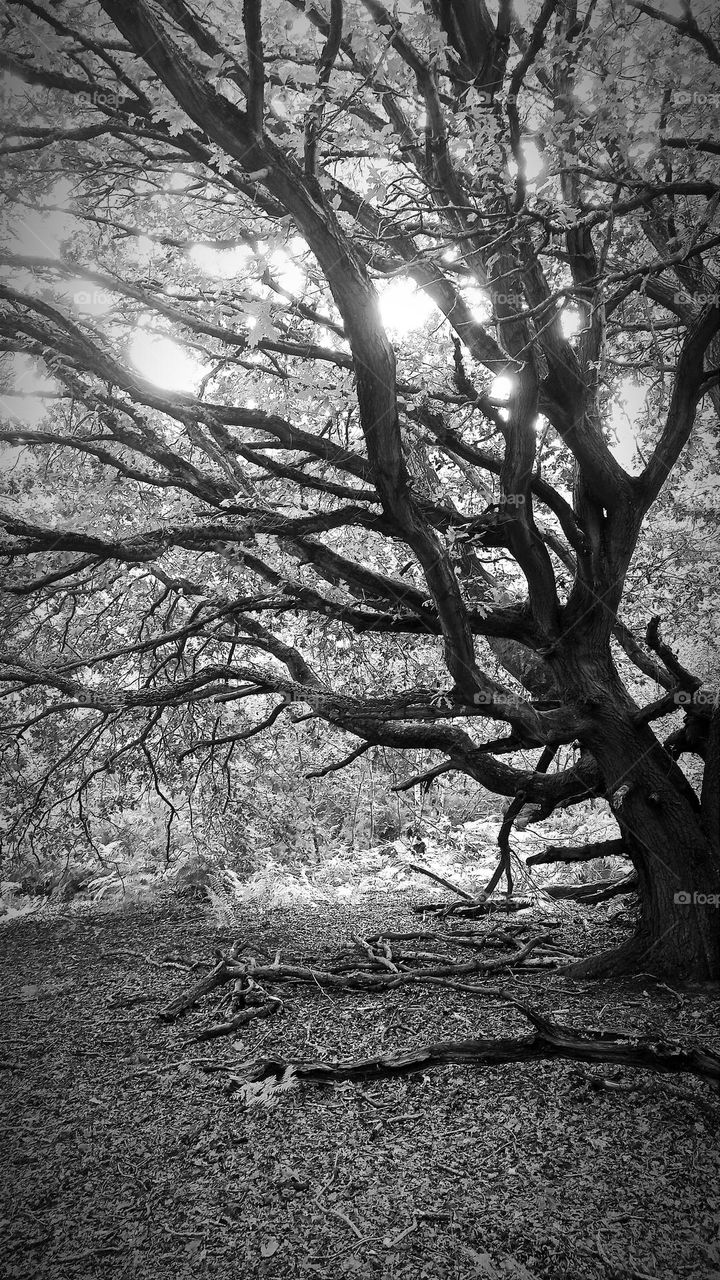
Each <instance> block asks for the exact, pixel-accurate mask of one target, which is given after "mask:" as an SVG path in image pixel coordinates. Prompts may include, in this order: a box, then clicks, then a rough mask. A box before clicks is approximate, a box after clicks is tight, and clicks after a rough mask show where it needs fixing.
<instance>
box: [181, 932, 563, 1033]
mask: <svg viewBox="0 0 720 1280" xmlns="http://www.w3.org/2000/svg"><path fill="white" fill-rule="evenodd" d="M420 936H422V937H423V938H427V939H428V941H433V940H437V941H438V942H439V943H440V945H452V943H453V941H454V938H453V935H452V934H446V935H433V934H426V933H424V932H423V933H422V935H420ZM458 941H460V939H458ZM504 941H505V942H508V941H509V943H510V945H511V946H513V947H514V948H515V949H514V950H513V951H511V952H510V954H507V955H503V956H497V957H492V958H488V957H487V956H484V957H481V956H478V955H474V956H473V958H472V959H470V960H465V959H463V960H462V961H457V960H455V959H453V958H450V957H447V956H444V955H443V954H442V953H441V952H438V951H422V952H420V951H407V950H403V949H398V950H396V951H393V949H392V945H391V940H390V939H389V938H387V937H383V935H378V936H376V937H374V938H360V937H357V936H356V937H354V938H353V945H352V946H350V945H348V946H346V947H344V948H342V949H341V950H340V952H339V953H337V954H336V955H335V956H331V957H329V958H328V960H327V961H325V963H324V965H323V966H320V965H315V964H310V965H303V964H281V963H280V956H279V954H278V955H277V956H276V958H275V961H274V962H273V963H272V964H266V965H258V964H257V961H256V960H255V959H254V957H250V958H247V959H245V958H243V959H241V958H240V957H239V955H238V951H239V944H237V943H236V944H235V946H234V947H233V948H232V950H231V951H230V952H229V953H228V954H227V955H220V956H219V959H218V963H217V964H216V965H215V967H214V969H213V970H212V971H211V972H210V973H208V974H205V975H204V976H203V977H202V978H200V979H199V980H198V981H197V982H196V983H195V984H194V986H192V987H190V988H189V990H187V991H183V992H181V994H180V995H179V996H176V997H175V999H174V1000H171V1001H170V1003H169V1004H167V1005H166V1006H165V1008H164V1009H162V1010H161V1012H160V1015H159V1016H160V1017H161V1018H162V1019H163V1020H164V1021H166V1022H172V1021H174V1020H175V1019H176V1018H178V1017H180V1015H181V1014H184V1013H186V1012H187V1010H189V1009H192V1008H193V1007H194V1006H196V1005H197V1004H199V1003H200V1001H201V1000H203V999H204V997H206V996H208V995H209V994H210V993H211V992H212V991H215V990H217V989H218V988H219V987H223V986H225V985H226V984H227V983H230V982H234V983H235V988H234V991H235V995H234V997H233V999H234V1001H235V1002H236V1003H235V1007H231V1008H230V1010H229V1012H228V1014H227V1016H226V1017H225V1019H224V1020H223V1022H222V1023H219V1024H217V1025H216V1026H213V1027H211V1028H210V1029H209V1031H208V1034H209V1035H212V1036H216V1035H226V1034H230V1032H231V1031H234V1030H235V1029H236V1027H237V1026H239V1025H240V1024H241V1023H242V1022H243V1021H247V1019H246V1018H245V1017H244V1016H241V1014H240V1013H239V1012H238V1008H237V1006H238V1005H240V1006H242V1008H243V1009H244V1007H245V1005H246V1004H247V1005H250V1004H252V1005H253V1006H258V1005H260V1006H262V1005H264V1003H265V1002H266V1001H267V1000H268V997H267V993H266V992H264V991H262V994H261V995H260V994H258V984H264V985H265V986H267V985H273V986H274V985H278V984H279V985H287V984H301V985H303V984H304V985H308V986H313V987H319V988H320V989H332V990H336V991H337V990H339V991H363V992H366V993H372V992H380V991H392V990H395V989H396V988H397V987H401V986H410V985H420V986H421V985H423V984H425V985H447V986H448V987H453V986H455V984H457V982H458V980H463V979H466V978H467V977H469V976H470V975H472V974H481V973H484V974H488V973H497V972H500V971H502V970H509V969H517V968H522V967H523V963H524V962H525V961H526V960H527V958H528V957H529V956H530V955H531V954H532V953H533V952H535V951H538V950H539V949H540V948H542V947H544V946H547V945H552V942H553V935H552V934H551V933H548V932H546V933H542V934H536V935H535V936H533V937H530V938H528V939H527V940H526V941H524V942H522V943H519V942H518V941H516V940H515V939H513V938H510V939H505V940H504ZM467 942H468V939H467V936H464V937H463V938H462V943H463V944H464V945H466V946H467ZM545 962H546V963H551V964H553V965H554V964H555V963H556V961H555V959H554V958H549V959H548V958H547V957H546V961H545ZM249 988H250V990H249ZM493 994H494V993H493ZM269 999H270V1000H274V999H275V997H270V998H269ZM272 1012H274V1009H273V1010H272ZM253 1016H255V1017H258V1016H261V1015H259V1014H254V1015H253ZM262 1016H269V1014H264V1015H262ZM203 1038H207V1036H203Z"/></svg>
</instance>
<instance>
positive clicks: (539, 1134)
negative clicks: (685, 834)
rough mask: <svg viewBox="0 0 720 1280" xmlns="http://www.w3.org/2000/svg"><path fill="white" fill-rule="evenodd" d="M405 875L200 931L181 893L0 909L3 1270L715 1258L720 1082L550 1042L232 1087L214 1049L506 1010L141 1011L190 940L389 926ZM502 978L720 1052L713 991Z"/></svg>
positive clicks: (300, 951) (444, 999)
mask: <svg viewBox="0 0 720 1280" xmlns="http://www.w3.org/2000/svg"><path fill="white" fill-rule="evenodd" d="M423 896H424V897H426V898H427V896H428V895H427V894H425V895H423V894H421V893H420V892H419V891H418V892H411V893H392V894H378V895H366V896H365V898H364V899H363V900H362V901H361V902H360V903H353V904H348V903H347V902H330V903H329V902H325V903H322V904H318V903H311V904H309V905H303V904H302V903H298V904H297V906H293V908H292V909H288V908H287V907H284V908H278V907H271V908H266V909H263V907H262V904H259V903H257V904H252V905H250V906H248V905H245V906H243V907H242V908H241V909H238V911H237V913H236V921H235V923H234V924H233V925H232V926H228V925H226V926H224V927H223V928H218V927H217V924H214V923H213V922H212V918H211V917H209V916H208V913H207V912H206V911H205V909H204V908H203V906H202V905H201V904H187V903H185V904H181V903H179V902H178V901H177V900H168V901H167V902H162V903H161V902H158V903H156V904H155V905H154V906H145V907H142V908H140V907H135V908H133V909H132V910H127V911H111V912H109V911H106V912H104V913H102V914H100V913H98V912H97V911H92V910H90V909H88V910H87V911H85V912H82V911H78V910H70V909H68V910H65V911H62V910H60V911H55V912H54V913H50V914H48V915H47V918H28V917H25V918H23V919H20V920H16V921H12V922H11V923H8V924H6V925H5V926H4V927H2V928H1V929H0V1000H1V1002H2V1004H1V1008H2V1024H3V1032H4V1035H3V1039H4V1048H3V1049H2V1051H0V1066H1V1067H2V1080H3V1090H2V1095H1V1096H0V1116H1V1121H2V1135H1V1136H0V1141H2V1147H3V1150H4V1157H3V1161H2V1173H1V1175H0V1176H1V1177H2V1208H0V1237H2V1238H3V1240H4V1243H3V1244H2V1245H0V1258H2V1266H1V1267H0V1270H2V1274H3V1275H5V1276H7V1277H8V1278H10V1277H13V1278H14V1280H30V1278H34V1277H52V1280H66V1278H67V1280H84V1277H98V1278H99V1280H102V1278H105V1277H107V1278H108V1280H120V1278H124V1277H128V1278H130V1277H132V1278H133V1280H205V1277H217V1278H218V1280H238V1278H240V1280H244V1278H245V1277H254V1276H258V1277H259V1276H262V1277H267V1278H268V1280H290V1278H291V1277H306V1276H307V1277H327V1278H328V1280H330V1278H331V1277H333V1278H334V1277H337V1276H341V1277H342V1276H357V1277H362V1280H470V1278H471V1277H472V1278H475V1277H480V1278H484V1280H488V1278H489V1280H608V1278H610V1280H612V1278H616V1280H620V1278H622V1280H627V1278H629V1277H638V1280H641V1278H642V1280H647V1278H648V1277H653V1278H655V1280H680V1278H682V1280H710V1278H712V1277H714V1278H717V1277H720V1195H719V1192H720V1142H719V1141H718V1134H719V1133H720V1095H718V1093H717V1092H713V1091H712V1090H711V1088H710V1087H709V1086H708V1085H707V1084H705V1083H703V1082H702V1081H700V1080H697V1079H694V1078H692V1077H690V1076H672V1077H671V1076H661V1075H654V1074H651V1073H650V1072H647V1071H642V1070H638V1069H631V1068H628V1069H622V1070H620V1069H613V1070H612V1071H611V1072H609V1073H608V1070H607V1068H604V1069H603V1068H595V1067H584V1066H583V1067H580V1065H579V1064H577V1063H573V1062H570V1061H562V1060H557V1061H548V1062H529V1063H514V1064H510V1065H504V1066H493V1067H481V1068H473V1067H465V1066H443V1067H440V1068H437V1069H434V1070H431V1071H428V1072H427V1073H425V1074H417V1075H414V1076H410V1077H407V1078H404V1079H392V1080H384V1081H378V1082H372V1083H363V1084H355V1083H353V1084H343V1085H339V1086H338V1085H335V1086H332V1087H318V1086H312V1085H310V1086H306V1087H305V1088H303V1089H296V1090H293V1091H289V1092H282V1093H279V1094H278V1095H277V1102H276V1104H275V1105H274V1106H272V1107H270V1108H268V1107H263V1106H254V1107H247V1106H245V1105H244V1104H243V1103H242V1102H241V1101H239V1099H238V1095H237V1094H236V1095H229V1094H228V1092H227V1087H226V1082H227V1075H226V1073H225V1072H224V1071H222V1070H220V1071H218V1070H215V1071H213V1070H212V1068H213V1067H217V1066H220V1065H228V1064H233V1063H237V1062H240V1061H243V1060H245V1059H248V1058H250V1057H253V1056H255V1055H273V1056H276V1055H279V1056H281V1057H284V1058H287V1059H291V1058H304V1059H318V1058H330V1059H331V1058H332V1057H333V1056H336V1057H340V1058H349V1057H355V1056H363V1057H364V1056H368V1055H370V1054H376V1053H381V1052H386V1051H387V1050H389V1049H391V1048H403V1047H407V1046H413V1045H420V1044H424V1043H426V1042H428V1041H430V1040H437V1039H440V1038H445V1039H463V1038H465V1037H467V1036H469V1035H473V1034H482V1035H501V1034H503V1035H508V1034H510V1035H517V1034H525V1033H526V1032H527V1030H528V1027H527V1024H526V1023H525V1022H524V1020H523V1019H522V1017H521V1016H520V1014H519V1013H518V1012H516V1011H515V1010H513V1009H512V1007H509V1006H508V1005H507V1004H502V1003H500V1002H497V1001H493V1000H491V999H484V1000H480V999H478V997H477V996H472V995H470V994H467V993H461V992H455V991H448V990H446V989H440V988H438V989H434V988H430V989H428V988H419V987H417V988H404V989H403V990H401V991H400V990H398V991H393V992H390V993H386V994H382V995H369V994H368V993H366V992H365V993H360V992H356V993H349V992H348V993H337V992H332V993H328V992H326V991H321V990H320V989H317V990H312V989H308V988H307V987H306V988H294V989H285V990H284V991H283V998H284V1000H285V1007H284V1010H283V1012H282V1014H281V1015H280V1016H279V1017H275V1018H272V1019H270V1020H269V1021H258V1022H256V1023H252V1024H249V1025H248V1026H247V1027H245V1028H243V1029H242V1034H241V1035H239V1036H236V1038H235V1039H233V1038H232V1037H230V1038H221V1039H215V1040H212V1041H208V1042H205V1043H196V1042H194V1039H193V1038H194V1036H196V1035H197V1034H198V1032H199V1031H200V1030H201V1029H202V1027H203V1026H206V1025H207V1024H208V1021H209V1020H211V1017H212V1014H211V1012H210V1011H209V1010H208V1008H200V1009H197V1010H193V1011H191V1012H190V1013H189V1014H187V1015H186V1016H185V1017H184V1018H182V1019H180V1020H179V1021H177V1022H176V1023H173V1024H166V1023H163V1022H161V1021H160V1020H159V1019H158V1012H159V1010H160V1009H161V1007H162V1006H163V1005H164V1004H165V1003H166V1002H167V1001H168V1000H169V999H170V998H171V997H172V996H174V995H176V994H178V993H179V992H180V991H182V990H183V989H184V988H185V987H187V986H189V985H190V984H191V983H192V981H194V980H195V979H196V978H197V976H198V973H197V971H196V972H195V973H191V972H190V970H189V969H188V968H187V967H186V966H187V965H189V963H191V962H198V961H202V962H208V961H209V962H210V963H213V959H212V957H213V950H214V949H215V948H220V949H227V947H228V946H229V944H230V943H231V941H232V940H233V938H235V937H241V938H242V939H243V941H244V942H245V943H246V944H247V945H248V946H250V948H252V947H253V946H255V945H257V946H258V947H263V948H265V949H266V950H270V951H273V950H274V949H275V948H276V947H279V948H281V951H282V960H283V962H287V961H289V959H290V958H295V959H304V960H307V959H308V958H309V957H312V956H317V955H318V954H319V952H320V949H321V948H322V947H323V946H326V947H327V945H328V944H330V945H332V946H336V945H338V944H340V943H342V942H343V941H344V940H345V939H346V938H348V937H349V935H350V934H351V933H360V934H366V933H370V932H378V931H379V930H382V929H396V930H398V929H403V928H405V929H410V928H412V927H413V926H414V925H417V920H418V917H417V916H415V915H413V914H412V905H413V902H416V901H418V900H420V899H421V898H422V897H423ZM430 896H434V895H432V894H431V895H430ZM586 919H594V917H591V916H589V914H588V915H587V916H586ZM573 920H574V921H575V922H576V923H575V924H574V925H573V924H572V921H573ZM563 921H564V923H563V939H567V938H568V936H571V937H572V942H571V944H570V945H572V947H573V949H574V951H575V953H576V954H589V953H591V952H592V951H596V950H598V949H600V948H601V947H603V946H604V945H606V944H607V943H608V942H613V941H616V940H617V934H618V929H619V926H617V925H615V926H613V928H612V930H611V929H610V927H609V926H607V925H604V926H603V925H600V924H598V925H597V926H596V927H593V928H592V929H590V930H588V929H587V928H583V927H582V915H581V914H580V915H578V913H577V911H574V914H572V915H571V914H570V913H569V912H568V914H567V915H563ZM609 932H612V933H613V937H608V936H607V934H608V933H609ZM603 935H605V936H603ZM502 983H503V986H505V987H506V988H508V989H511V990H512V992H513V993H514V994H515V995H516V996H517V997H518V998H519V999H522V1000H525V1001H526V1002H527V1003H528V1004H530V1005H532V1006H533V1007H534V1008H536V1009H538V1010H540V1011H541V1012H544V1013H547V1014H548V1015H550V1016H552V1017H555V1018H557V1020H558V1021H560V1022H563V1023H565V1024H566V1025H570V1026H573V1027H577V1028H583V1027H585V1028H587V1027H589V1026H598V1025H601V1026H604V1027H606V1028H609V1029H616V1030H629V1031H634V1032H637V1033H638V1034H648V1033H653V1034H659V1035H660V1034H661V1035H663V1036H665V1037H669V1038H675V1039H680V1040H683V1041H696V1040H700V1041H701V1042H704V1043H705V1044H707V1045H708V1046H709V1047H711V1048H713V1049H715V1050H718V1049H720V999H719V998H718V995H717V993H715V994H713V993H711V992H707V991H705V992H694V993H693V992H689V991H679V992H678V993H675V992H674V991H672V990H671V989H670V988H669V987H666V986H662V985H660V984H658V983H657V982H655V981H653V980H652V979H651V978H649V977H640V978H638V979H635V980H633V981H632V982H623V983H620V984H618V983H615V984H610V983H605V982H593V983H590V982H583V983H581V982H578V981H573V980H571V979H570V978H567V977H563V976H561V975H560V974H558V973H557V972H548V971H536V972H534V973H533V972H530V971H527V972H523V971H518V972H517V973H516V974H515V975H514V976H512V977H507V976H506V975H502ZM608 1075H610V1076H611V1083H610V1084H609V1085H608V1084H606V1085H605V1086H603V1085H602V1080H603V1077H605V1079H607V1077H608Z"/></svg>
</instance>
